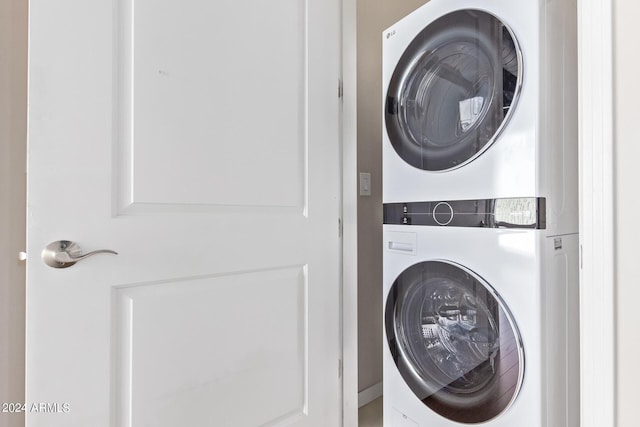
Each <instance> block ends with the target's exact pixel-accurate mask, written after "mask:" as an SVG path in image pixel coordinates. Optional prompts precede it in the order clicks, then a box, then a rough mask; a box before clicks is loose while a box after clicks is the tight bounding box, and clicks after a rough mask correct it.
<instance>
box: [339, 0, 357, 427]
mask: <svg viewBox="0 0 640 427" xmlns="http://www.w3.org/2000/svg"><path fill="white" fill-rule="evenodd" d="M357 1H358V0H342V81H341V82H340V86H341V88H343V89H342V224H341V226H342V230H343V231H342V366H341V368H340V369H342V425H343V427H358V391H359V390H358V193H357V185H356V183H357V182H358V155H357V151H358V135H357V123H358V121H357V118H358V115H357V88H358V86H357V73H358V67H357V65H358V64H357V57H358V56H357V25H356V17H357V13H356V12H357V11H356V7H357Z"/></svg>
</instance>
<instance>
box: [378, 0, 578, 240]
mask: <svg viewBox="0 0 640 427" xmlns="http://www.w3.org/2000/svg"><path fill="white" fill-rule="evenodd" d="M576 40H577V30H576V10H575V2H574V1H571V0H555V1H546V0H544V1H543V0H533V1H527V2H513V1H508V0H431V1H430V2H428V3H427V4H425V5H424V6H422V7H421V8H419V9H417V10H416V11H414V12H413V13H411V14H410V15H409V16H407V17H405V18H404V19H402V20H401V21H399V22H398V23H396V24H395V25H393V26H391V27H390V28H389V29H387V30H385V31H384V32H383V41H382V43H383V79H382V80H383V88H382V89H383V113H382V122H383V132H382V133H383V135H382V137H383V202H384V203H403V202H438V201H448V200H475V199H496V198H505V197H533V198H544V199H546V202H547V205H548V207H549V215H548V218H547V219H548V221H549V223H550V227H556V226H557V227H558V230H559V232H562V233H573V232H577V220H576V218H575V215H574V213H575V212H576V211H577V209H576V207H577V185H578V184H577V47H576V45H577V42H576Z"/></svg>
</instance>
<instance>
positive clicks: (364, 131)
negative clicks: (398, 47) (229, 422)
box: [357, 0, 427, 391]
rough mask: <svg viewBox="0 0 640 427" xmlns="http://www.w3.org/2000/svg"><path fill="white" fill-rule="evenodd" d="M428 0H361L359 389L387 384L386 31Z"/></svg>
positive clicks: (358, 35)
mask: <svg viewBox="0 0 640 427" xmlns="http://www.w3.org/2000/svg"><path fill="white" fill-rule="evenodd" d="M426 2H427V0H402V1H396V0H358V3H357V32H358V34H357V45H358V75H357V80H358V95H357V97H358V124H357V131H358V171H359V172H369V173H371V181H372V183H371V196H359V197H358V378H359V379H358V389H359V390H360V391H362V390H364V389H367V388H368V387H371V386H374V385H375V384H377V383H379V382H381V381H382V314H381V313H382V119H381V117H382V31H383V30H385V29H386V28H388V27H390V26H391V25H393V24H394V23H395V22H397V21H398V20H400V19H401V18H402V17H404V16H405V15H407V14H409V13H410V12H412V11H414V10H415V9H417V8H418V7H420V6H422V5H423V4H424V3H426Z"/></svg>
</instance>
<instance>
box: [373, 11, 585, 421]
mask: <svg viewBox="0 0 640 427" xmlns="http://www.w3.org/2000/svg"><path fill="white" fill-rule="evenodd" d="M576 36H577V34H576V4H575V0H530V1H517V2H516V1H509V0H431V1H430V2H429V3H427V4H425V5H424V6H423V7H421V8H420V9H418V10H416V11H415V12H413V13H412V14H411V15H409V16H407V17H406V18H404V19H403V20H401V21H400V22H398V23H397V24H395V25H394V26H392V27H390V28H389V29H388V30H386V31H385V32H384V33H383V96H384V98H383V106H384V107H383V109H384V111H383V203H384V226H383V228H384V232H383V235H384V285H383V292H384V296H383V300H384V306H383V316H384V354H383V363H384V425H385V426H388V427H404V426H421V427H452V426H459V425H464V424H482V425H485V426H488V427H516V426H517V427H543V426H544V427H578V426H579V368H578V365H579V357H578V348H579V342H578V334H579V326H578V234H577V232H578V165H577V158H578V153H577V150H578V148H577V47H576V38H577V37H576Z"/></svg>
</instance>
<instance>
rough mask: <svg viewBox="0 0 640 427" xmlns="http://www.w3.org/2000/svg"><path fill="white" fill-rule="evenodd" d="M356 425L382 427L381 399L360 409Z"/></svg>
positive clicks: (360, 426)
mask: <svg viewBox="0 0 640 427" xmlns="http://www.w3.org/2000/svg"><path fill="white" fill-rule="evenodd" d="M358 425H359V427H382V397H380V398H378V399H376V400H374V401H373V402H371V403H368V404H366V405H364V406H363V407H362V408H360V410H359V411H358Z"/></svg>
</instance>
